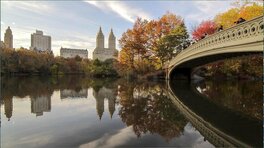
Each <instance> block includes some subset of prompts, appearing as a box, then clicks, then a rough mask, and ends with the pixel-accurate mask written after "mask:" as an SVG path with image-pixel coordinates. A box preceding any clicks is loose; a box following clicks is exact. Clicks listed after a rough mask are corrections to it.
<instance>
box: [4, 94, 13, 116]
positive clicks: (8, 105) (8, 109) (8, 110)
mask: <svg viewBox="0 0 264 148" xmlns="http://www.w3.org/2000/svg"><path fill="white" fill-rule="evenodd" d="M4 106H5V115H6V118H7V119H8V121H10V118H11V117H12V113H13V98H6V99H4Z"/></svg>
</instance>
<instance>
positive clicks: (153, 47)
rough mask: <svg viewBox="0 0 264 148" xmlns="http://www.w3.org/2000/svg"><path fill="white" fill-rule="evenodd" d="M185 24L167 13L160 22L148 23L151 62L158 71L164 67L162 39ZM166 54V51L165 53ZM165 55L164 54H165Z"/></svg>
mask: <svg viewBox="0 0 264 148" xmlns="http://www.w3.org/2000/svg"><path fill="white" fill-rule="evenodd" d="M181 24H183V19H182V17H180V16H177V15H175V14H173V13H170V12H167V13H166V14H164V15H163V16H162V17H161V18H160V19H158V20H152V21H150V22H149V23H148V25H147V27H146V29H147V32H148V44H147V46H148V49H149V52H150V53H151V56H150V60H151V62H152V64H153V65H154V66H155V67H156V69H160V68H161V67H162V63H163V62H162V60H161V58H160V57H159V55H160V53H162V52H163V51H159V50H162V49H161V48H160V39H161V38H162V37H164V36H166V35H168V34H170V33H171V31H172V30H174V29H175V28H176V27H177V26H179V25H181ZM165 52H166V51H165ZM163 53H164V52H163Z"/></svg>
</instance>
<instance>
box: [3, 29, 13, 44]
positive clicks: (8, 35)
mask: <svg viewBox="0 0 264 148" xmlns="http://www.w3.org/2000/svg"><path fill="white" fill-rule="evenodd" d="M4 43H5V44H4V45H5V47H6V48H13V34H12V30H11V29H10V27H9V26H8V28H7V29H6V32H5V37H4Z"/></svg>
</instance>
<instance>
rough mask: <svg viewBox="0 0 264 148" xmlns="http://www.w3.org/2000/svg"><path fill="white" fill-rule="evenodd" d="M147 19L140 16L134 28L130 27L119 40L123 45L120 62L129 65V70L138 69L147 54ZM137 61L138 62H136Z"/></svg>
mask: <svg viewBox="0 0 264 148" xmlns="http://www.w3.org/2000/svg"><path fill="white" fill-rule="evenodd" d="M147 23H148V22H147V21H146V20H142V19H140V18H138V19H137V20H136V22H135V24H134V26H133V29H131V30H130V29H128V30H127V31H126V32H125V33H123V35H122V37H121V39H120V40H119V43H120V46H121V49H122V50H121V52H120V58H119V60H120V62H121V63H123V64H125V65H127V66H128V67H127V68H128V69H129V70H132V71H136V70H137V69H138V68H139V67H140V66H141V65H140V63H141V61H142V60H143V59H144V58H148V55H147V48H146V43H147V37H146V30H145V27H146V24H147ZM136 63H137V64H136Z"/></svg>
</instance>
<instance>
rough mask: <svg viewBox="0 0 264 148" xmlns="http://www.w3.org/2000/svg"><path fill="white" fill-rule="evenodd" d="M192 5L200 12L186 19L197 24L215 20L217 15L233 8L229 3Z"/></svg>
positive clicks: (218, 2) (195, 3) (210, 2)
mask: <svg viewBox="0 0 264 148" xmlns="http://www.w3.org/2000/svg"><path fill="white" fill-rule="evenodd" d="M192 3H193V6H194V7H195V8H196V9H198V11H197V12H196V13H193V12H192V13H191V14H189V15H187V16H186V18H187V19H190V20H193V21H196V22H201V21H203V20H206V19H213V17H214V16H215V15H216V14H217V13H220V12H224V11H226V10H227V9H229V8H230V7H231V6H230V4H229V2H228V1H194V2H192Z"/></svg>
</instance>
